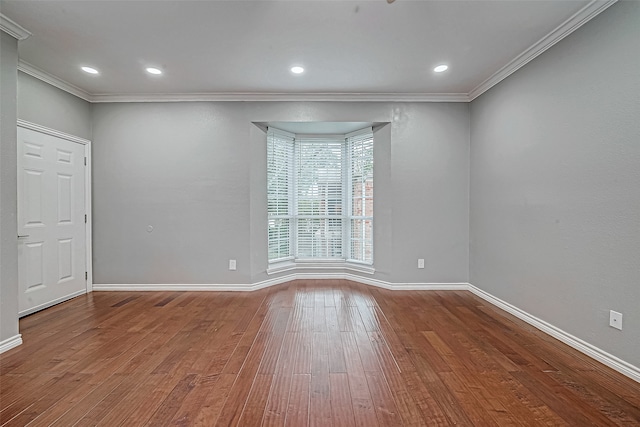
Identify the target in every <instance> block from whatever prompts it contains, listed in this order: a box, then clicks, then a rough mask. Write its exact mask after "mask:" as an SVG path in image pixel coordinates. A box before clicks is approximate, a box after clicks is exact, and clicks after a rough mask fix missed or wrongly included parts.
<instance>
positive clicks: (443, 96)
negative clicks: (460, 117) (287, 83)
mask: <svg viewBox="0 0 640 427" xmlns="http://www.w3.org/2000/svg"><path fill="white" fill-rule="evenodd" d="M89 101H90V102H95V103H100V102H194V101H271V102H273V101H293V102H299V101H313V102H316V101H338V102H469V96H468V95H467V94H466V93H355V92H354V93H351V92H328V93H315V92H300V93H264V92H255V93H253V92H209V93H206V92H205V93H157V94H93V95H90V99H89Z"/></svg>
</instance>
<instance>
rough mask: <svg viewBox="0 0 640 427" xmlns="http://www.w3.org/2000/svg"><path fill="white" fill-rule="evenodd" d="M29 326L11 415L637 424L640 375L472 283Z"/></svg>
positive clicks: (121, 302) (119, 297)
mask: <svg viewBox="0 0 640 427" xmlns="http://www.w3.org/2000/svg"><path fill="white" fill-rule="evenodd" d="M21 332H22V333H23V338H24V341H25V344H23V345H22V346H21V347H18V348H16V349H13V350H11V351H9V352H7V353H5V354H3V355H2V356H0V374H1V375H0V421H1V422H0V424H3V425H15V426H24V425H33V426H45V425H46V426H48V425H60V426H72V425H78V426H83V425H102V426H118V425H126V426H137V425H151V426H156V425H202V426H212V425H219V426H229V425H242V426H260V425H264V426H276V425H291V426H306V425H318V426H331V425H336V426H338V425H340V426H341V425H363V426H376V425H380V426H400V425H415V426H424V425H477V426H489V425H499V426H504V425H581V426H582V425H638V424H639V423H640V385H639V384H637V383H635V382H633V381H631V380H630V379H628V378H625V377H623V376H621V375H619V374H617V373H615V372H613V371H611V370H610V369H608V368H606V367H604V366H602V365H600V364H598V363H597V362H594V361H593V360H591V359H589V358H587V357H586V356H584V355H582V354H580V353H578V352H576V351H574V350H572V349H570V348H568V347H567V346H565V345H563V344H561V343H559V342H557V341H555V340H554V339H552V338H550V337H548V336H546V335H544V334H542V333H540V332H538V331H536V330H534V329H532V328H531V327H529V326H528V325H526V324H524V323H522V322H520V321H518V320H517V319H515V318H513V317H511V316H509V315H507V314H506V313H504V312H501V311H499V310H497V309H495V308H493V307H490V306H488V305H487V304H486V303H485V302H483V301H482V300H480V299H478V298H476V297H475V296H473V295H472V294H470V293H468V292H453V291H442V292H434V291H422V292H419V291H387V290H383V289H378V288H373V287H368V286H365V285H360V284H356V283H353V282H347V281H298V282H290V283H288V284H283V285H279V286H275V287H272V288H268V289H263V290H260V291H256V292H249V293H242V292H236V293H232V292H146V293H142V292H112V293H110V292H101V293H100V292H96V293H93V294H90V295H87V296H82V297H78V298H75V299H74V300H72V301H69V302H67V303H64V304H60V305H57V306H55V307H52V308H50V309H48V310H44V311H42V312H39V313H36V314H34V315H32V316H29V317H27V318H25V319H22V320H21ZM30 423H31V424H30Z"/></svg>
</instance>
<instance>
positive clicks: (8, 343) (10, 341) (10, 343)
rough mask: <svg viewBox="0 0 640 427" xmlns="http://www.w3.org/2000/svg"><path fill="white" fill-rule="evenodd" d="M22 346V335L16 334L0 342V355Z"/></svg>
mask: <svg viewBox="0 0 640 427" xmlns="http://www.w3.org/2000/svg"><path fill="white" fill-rule="evenodd" d="M21 344H22V334H17V335H14V336H12V337H11V338H7V339H6V340H3V341H0V354H2V353H4V352H5V351H9V350H11V349H12V348H15V347H17V346H19V345H21Z"/></svg>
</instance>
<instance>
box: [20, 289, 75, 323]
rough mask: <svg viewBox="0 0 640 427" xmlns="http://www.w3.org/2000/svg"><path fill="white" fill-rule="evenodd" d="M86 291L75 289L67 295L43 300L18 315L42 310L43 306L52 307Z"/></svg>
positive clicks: (22, 315) (21, 315) (26, 314)
mask: <svg viewBox="0 0 640 427" xmlns="http://www.w3.org/2000/svg"><path fill="white" fill-rule="evenodd" d="M86 293H87V290H86V289H83V290H81V291H75V292H73V293H70V294H69V295H65V296H63V297H60V298H56V299H54V300H53V301H48V302H45V303H44V304H40V305H38V306H35V307H31V308H29V309H27V310H25V311H21V312H19V313H18V317H24V316H28V315H29V314H32V313H35V312H36V311H40V310H44V309H45V308H49V307H53V306H54V305H56V304H60V303H61V302H65V301H68V300H70V299H72V298H75V297H77V296H80V295H83V294H86Z"/></svg>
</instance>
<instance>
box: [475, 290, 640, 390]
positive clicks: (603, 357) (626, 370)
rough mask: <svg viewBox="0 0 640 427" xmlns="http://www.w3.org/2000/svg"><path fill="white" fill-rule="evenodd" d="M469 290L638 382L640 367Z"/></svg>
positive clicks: (481, 292) (491, 297)
mask: <svg viewBox="0 0 640 427" xmlns="http://www.w3.org/2000/svg"><path fill="white" fill-rule="evenodd" d="M469 291H471V292H472V293H474V294H475V295H477V296H478V297H480V298H482V299H483V300H485V301H487V302H489V303H491V304H493V305H495V306H496V307H498V308H500V309H502V310H504V311H506V312H507V313H510V314H512V315H514V316H515V317H517V318H518V319H520V320H523V321H525V322H527V323H528V324H529V325H531V326H533V327H535V328H537V329H539V330H541V331H542V332H544V333H546V334H548V335H551V336H552V337H554V338H555V339H557V340H559V341H561V342H563V343H565V344H567V345H568V346H571V347H573V348H575V349H576V350H578V351H580V352H582V353H584V354H586V355H587V356H589V357H591V358H592V359H595V360H597V361H599V362H601V363H603V364H605V365H607V366H608V367H610V368H612V369H614V370H616V371H618V372H620V373H621V374H623V375H626V376H627V377H629V378H631V379H633V380H635V381H637V382H640V368H638V367H637V366H634V365H632V364H630V363H628V362H625V361H624V360H622V359H619V358H618V357H616V356H614V355H612V354H610V353H607V352H606V351H604V350H602V349H600V348H598V347H596V346H594V345H592V344H589V343H588V342H586V341H583V340H581V339H580V338H578V337H575V336H573V335H571V334H570V333H568V332H565V331H563V330H562V329H560V328H558V327H556V326H554V325H552V324H550V323H547V322H545V321H544V320H542V319H539V318H537V317H535V316H533V315H531V314H529V313H527V312H526V311H524V310H521V309H519V308H518V307H516V306H514V305H512V304H509V303H508V302H506V301H503V300H501V299H500V298H497V297H495V296H493V295H491V294H490V293H488V292H485V291H483V290H482V289H479V288H477V287H476V286H473V285H472V284H469Z"/></svg>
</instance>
